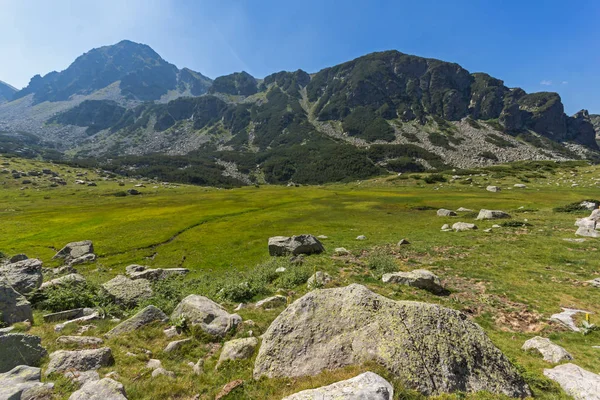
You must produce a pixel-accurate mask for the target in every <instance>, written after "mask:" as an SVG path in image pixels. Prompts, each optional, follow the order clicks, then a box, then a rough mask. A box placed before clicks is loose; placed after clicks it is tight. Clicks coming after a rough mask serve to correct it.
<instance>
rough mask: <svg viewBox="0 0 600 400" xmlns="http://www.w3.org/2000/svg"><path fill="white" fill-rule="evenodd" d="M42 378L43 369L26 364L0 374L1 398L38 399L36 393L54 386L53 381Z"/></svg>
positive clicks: (13, 399)
mask: <svg viewBox="0 0 600 400" xmlns="http://www.w3.org/2000/svg"><path fill="white" fill-rule="evenodd" d="M41 378H42V373H41V369H39V368H35V367H28V366H26V365H19V366H17V367H15V368H13V369H11V370H10V371H8V372H6V373H3V374H0V399H8V400H18V399H37V398H38V397H35V396H34V394H35V393H40V390H46V392H48V391H51V390H52V388H53V387H54V384H52V383H42V382H40V379H41ZM45 398H47V397H45Z"/></svg>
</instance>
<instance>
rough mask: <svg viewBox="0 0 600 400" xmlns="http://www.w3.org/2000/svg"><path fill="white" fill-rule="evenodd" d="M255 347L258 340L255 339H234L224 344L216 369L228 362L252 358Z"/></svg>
mask: <svg viewBox="0 0 600 400" xmlns="http://www.w3.org/2000/svg"><path fill="white" fill-rule="evenodd" d="M257 346H258V339H257V338H255V337H249V338H242V339H234V340H230V341H229V342H225V344H224V345H223V350H222V351H221V355H220V356H219V362H218V363H217V367H219V366H220V365H221V364H222V363H224V362H225V361H228V360H243V359H246V358H250V357H252V355H253V354H254V350H255V349H256V347H257Z"/></svg>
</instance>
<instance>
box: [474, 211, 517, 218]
mask: <svg viewBox="0 0 600 400" xmlns="http://www.w3.org/2000/svg"><path fill="white" fill-rule="evenodd" d="M502 218H510V215H509V214H508V213H505V212H504V211H500V210H485V209H481V210H480V211H479V215H478V216H477V219H478V220H482V219H502Z"/></svg>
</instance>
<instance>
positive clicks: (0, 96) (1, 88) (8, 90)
mask: <svg viewBox="0 0 600 400" xmlns="http://www.w3.org/2000/svg"><path fill="white" fill-rule="evenodd" d="M16 92H17V89H15V88H14V87H13V86H11V85H9V84H8V83H6V82H2V81H0V103H4V102H6V101H11V100H12V98H13V96H14V94H15V93H16Z"/></svg>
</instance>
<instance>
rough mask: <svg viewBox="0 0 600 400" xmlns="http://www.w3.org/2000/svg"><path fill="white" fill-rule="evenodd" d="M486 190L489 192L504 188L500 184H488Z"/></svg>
mask: <svg viewBox="0 0 600 400" xmlns="http://www.w3.org/2000/svg"><path fill="white" fill-rule="evenodd" d="M485 190H487V191H488V192H493V193H496V192H499V191H501V190H502V189H501V188H500V187H498V186H488V187H486V188H485Z"/></svg>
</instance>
